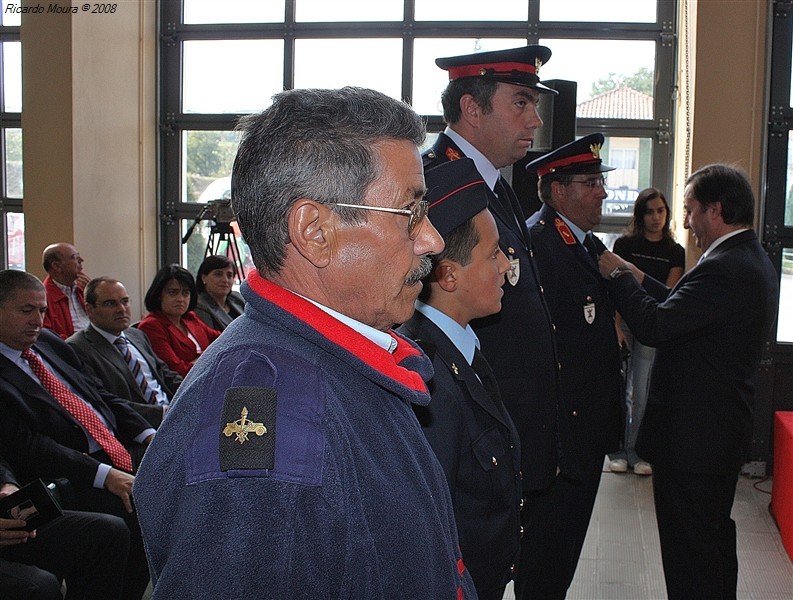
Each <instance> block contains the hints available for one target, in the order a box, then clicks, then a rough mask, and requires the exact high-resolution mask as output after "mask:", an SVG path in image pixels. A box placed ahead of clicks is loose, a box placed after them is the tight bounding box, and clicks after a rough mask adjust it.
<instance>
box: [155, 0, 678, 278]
mask: <svg viewBox="0 0 793 600" xmlns="http://www.w3.org/2000/svg"><path fill="white" fill-rule="evenodd" d="M677 4H678V3H676V2H668V1H662V0H601V1H599V2H593V1H592V0H498V1H496V2H489V3H486V9H484V8H483V6H485V5H483V4H482V2H481V1H480V0H376V1H375V0H370V1H364V0H334V1H333V2H329V1H327V0H268V1H267V2H251V1H248V0H225V1H224V2H223V3H222V9H221V4H218V3H217V2H215V1H214V0H181V1H180V0H173V1H163V2H161V3H160V6H161V15H160V18H161V28H160V30H161V33H162V35H161V40H162V41H161V52H160V56H161V61H162V62H161V70H160V72H161V79H160V92H161V93H160V98H161V105H160V121H161V123H160V131H161V136H160V156H161V161H162V162H161V173H162V177H161V182H162V183H161V189H160V193H161V206H162V210H161V212H162V214H163V222H162V223H163V224H162V240H163V247H162V260H163V262H181V263H182V264H184V265H185V266H187V267H188V268H189V269H191V270H195V269H196V268H197V266H198V263H197V261H200V260H201V258H203V254H204V253H205V252H206V251H207V250H210V251H214V250H215V249H216V248H217V247H220V248H221V251H222V250H223V248H224V245H225V244H226V243H228V242H230V241H233V239H234V237H236V236H231V235H230V234H226V235H225V236H224V235H223V234H220V233H218V231H217V226H213V221H211V220H209V219H206V218H203V217H205V216H212V215H213V214H214V213H216V212H217V210H218V209H222V200H223V198H224V197H227V194H228V190H229V175H230V172H231V163H232V159H233V156H234V150H235V148H236V144H237V138H236V137H235V135H234V134H233V129H234V126H235V123H236V121H237V119H238V117H239V116H240V115H242V114H246V113H250V112H253V111H258V110H262V109H264V108H266V107H267V106H268V105H269V103H270V98H271V96H272V95H273V94H274V93H276V92H278V91H280V90H282V89H291V88H295V87H311V86H313V87H341V86H344V85H361V86H366V87H371V88H375V89H378V90H380V91H382V92H384V93H386V94H389V95H391V96H393V97H395V98H404V99H406V100H407V101H409V102H411V104H412V105H413V107H414V108H415V109H416V111H417V112H418V113H419V114H421V115H424V116H425V117H426V119H427V123H428V128H429V130H430V132H432V133H437V132H439V131H442V130H443V127H444V123H443V120H442V117H441V108H440V93H441V91H442V90H443V88H444V87H445V86H446V83H447V81H448V80H447V74H446V73H445V72H444V71H442V70H440V69H438V68H437V67H436V66H435V63H434V60H435V58H437V57H440V56H455V55H459V54H467V53H470V52H475V51H486V50H497V49H503V48H511V47H516V46H520V45H522V44H526V43H541V44H546V45H548V46H549V47H550V48H551V49H552V51H553V57H552V59H551V60H550V61H549V63H548V64H547V65H545V66H543V70H542V74H541V75H542V77H543V79H560V80H567V81H575V82H576V83H577V86H576V105H577V110H576V116H577V128H576V133H577V135H584V134H587V133H592V132H595V131H600V132H603V134H604V135H605V136H606V137H607V142H606V145H605V147H604V149H603V157H604V160H606V161H607V162H609V163H610V164H613V165H614V166H617V167H618V170H617V171H615V172H614V174H613V175H612V176H610V177H609V187H610V198H609V201H608V202H607V203H606V210H605V213H606V214H605V218H604V230H609V229H611V230H612V231H617V230H618V229H619V228H620V227H622V226H623V224H624V222H625V220H626V218H627V216H628V215H629V214H630V213H631V211H632V205H633V200H634V199H635V197H636V195H637V194H638V192H639V190H640V189H642V188H643V187H646V186H649V185H654V186H656V187H659V188H661V189H669V183H670V157H671V155H672V146H673V141H674V140H673V139H672V132H673V127H672V104H671V103H672V98H673V95H674V94H673V90H674V81H673V75H674V73H675V68H674V67H675V65H674V56H675V39H676V36H675V33H676V32H675V23H676V13H675V11H676V10H677ZM207 202H209V203H210V204H209V207H210V208H209V209H208V210H206V211H205V210H204V207H205V206H206V203H207ZM199 217H202V218H199ZM215 223H216V222H215ZM194 225H195V226H194ZM232 225H233V224H232ZM232 231H233V232H236V230H235V229H233V227H232ZM188 234H190V235H189V236H188ZM183 242H185V243H183ZM240 245H241V252H242V254H243V256H245V255H246V252H247V250H246V248H245V246H244V244H240Z"/></svg>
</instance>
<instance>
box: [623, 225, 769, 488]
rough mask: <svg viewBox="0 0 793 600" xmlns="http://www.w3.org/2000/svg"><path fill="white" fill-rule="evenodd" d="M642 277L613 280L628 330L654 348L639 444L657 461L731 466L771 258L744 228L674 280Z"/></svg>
mask: <svg viewBox="0 0 793 600" xmlns="http://www.w3.org/2000/svg"><path fill="white" fill-rule="evenodd" d="M643 285H644V288H646V290H647V291H645V289H643V288H642V287H641V286H639V284H638V282H637V281H636V280H635V279H634V278H633V277H631V276H629V275H623V276H622V277H619V278H617V279H616V280H615V281H614V282H613V283H612V284H611V288H612V293H613V295H614V296H615V298H616V302H617V308H618V309H619V311H620V314H622V316H623V318H624V319H625V321H626V322H627V323H628V325H629V326H630V328H631V331H633V332H634V334H635V335H636V337H637V338H638V340H639V341H640V342H641V343H642V344H645V345H648V346H655V347H656V348H657V350H656V355H655V363H654V364H653V370H652V374H651V376H650V392H649V397H648V399H647V409H646V412H645V414H644V420H643V421H642V427H641V430H640V432H639V439H638V446H637V450H638V451H639V453H640V454H641V456H642V457H644V458H646V459H647V460H648V461H650V462H651V463H653V464H654V465H655V464H658V465H663V466H665V467H668V468H674V469H679V470H683V471H688V472H694V473H731V472H732V473H737V471H738V469H740V466H741V465H742V464H743V461H744V460H745V459H746V452H747V450H748V447H749V444H750V442H751V436H752V411H753V406H754V377H755V373H756V370H757V366H758V364H759V361H760V355H761V351H762V348H763V344H764V343H765V341H766V339H767V336H768V335H769V332H770V328H771V325H772V324H773V322H774V318H775V316H776V310H777V306H778V304H777V302H778V295H779V283H778V280H777V275H776V272H775V271H774V268H773V266H772V265H771V261H770V260H768V256H766V254H765V252H764V251H763V248H762V247H761V246H760V243H759V242H758V240H757V236H756V235H755V233H754V231H744V232H742V233H739V234H736V235H735V236H733V237H731V238H729V239H727V240H725V241H724V242H722V243H721V244H719V245H718V246H717V247H716V248H714V249H713V251H712V252H711V253H710V254H709V255H708V256H707V258H706V259H705V260H703V261H702V262H700V263H699V264H698V265H697V266H696V267H694V268H693V269H691V270H690V271H689V272H688V273H686V274H685V275H684V276H683V278H682V279H681V280H680V281H679V282H678V283H677V285H676V286H675V287H674V288H673V289H672V290H669V289H668V288H666V287H665V286H664V285H663V284H661V283H659V282H657V281H655V280H654V279H652V278H650V277H645V280H644V283H643ZM648 292H649V293H648ZM650 294H652V296H651V295H650ZM653 296H654V297H655V299H654V298H653Z"/></svg>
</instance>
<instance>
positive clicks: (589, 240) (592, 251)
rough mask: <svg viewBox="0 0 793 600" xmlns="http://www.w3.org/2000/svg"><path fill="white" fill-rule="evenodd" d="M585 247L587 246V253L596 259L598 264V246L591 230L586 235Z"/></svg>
mask: <svg viewBox="0 0 793 600" xmlns="http://www.w3.org/2000/svg"><path fill="white" fill-rule="evenodd" d="M584 248H586V251H587V253H588V254H589V256H590V257H591V258H592V260H594V261H595V264H598V259H599V258H600V256H599V255H598V250H597V246H596V245H595V239H594V236H593V235H592V232H591V231H590V232H589V233H587V234H586V235H585V236H584Z"/></svg>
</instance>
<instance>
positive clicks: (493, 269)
mask: <svg viewBox="0 0 793 600" xmlns="http://www.w3.org/2000/svg"><path fill="white" fill-rule="evenodd" d="M425 179H426V185H427V189H428V190H429V191H428V192H427V196H426V199H427V201H428V202H429V218H430V221H431V222H432V224H433V225H434V226H435V228H436V229H437V230H438V232H439V233H440V234H441V235H442V236H443V239H444V242H445V243H446V247H445V249H444V251H443V252H441V253H440V254H438V255H436V256H433V257H432V265H433V269H432V272H431V273H430V275H428V276H427V277H426V278H425V279H424V280H423V282H424V288H423V290H422V293H421V295H420V296H419V301H418V302H417V303H416V312H415V313H414V315H413V317H412V318H411V319H410V320H409V321H408V322H407V323H405V324H404V325H402V327H400V328H399V329H398V331H399V332H400V333H403V334H405V335H407V336H408V337H411V338H413V339H414V340H416V342H417V343H418V344H419V345H421V346H422V347H423V348H424V350H425V352H427V354H428V355H430V356H432V355H433V352H434V357H433V361H432V364H433V367H434V369H435V376H434V378H433V379H432V380H431V381H430V383H429V389H430V393H431V394H432V400H431V401H430V403H429V405H428V406H414V410H415V411H416V414H417V415H418V417H419V421H420V422H421V425H422V428H423V430H424V434H425V436H426V437H427V440H428V441H429V443H430V445H431V446H432V449H433V450H434V451H435V454H436V455H437V457H438V459H439V460H440V463H441V466H442V467H443V470H444V473H445V475H446V479H447V481H448V483H449V489H450V491H451V496H452V503H453V505H454V516H455V521H456V522H457V530H458V533H459V536H460V548H461V550H462V554H463V560H464V561H465V564H466V566H467V567H468V570H469V571H470V572H471V577H472V578H473V580H474V586H475V587H476V591H477V594H478V595H479V598H480V600H501V598H502V596H503V595H504V588H505V586H506V585H507V583H509V581H510V580H511V579H512V576H513V575H514V573H515V564H516V562H517V560H518V550H519V541H520V500H521V482H520V442H519V438H518V433H517V431H516V430H515V426H514V424H513V423H512V419H511V418H510V416H509V414H508V413H507V410H506V408H505V407H504V404H503V402H502V401H501V395H500V394H499V391H498V384H497V383H496V378H495V374H494V373H493V371H492V369H491V368H490V365H488V364H487V361H486V360H485V359H484V357H483V356H482V354H481V352H479V340H478V339H477V337H476V334H475V333H474V331H473V329H471V326H470V325H469V322H470V321H471V320H472V319H476V318H480V317H486V316H488V315H492V314H494V313H497V312H498V311H499V310H501V297H502V295H503V290H502V289H501V287H502V286H503V285H504V283H505V279H504V274H505V273H506V272H507V271H508V270H509V268H510V263H509V260H507V257H506V256H505V255H504V253H503V252H502V251H501V250H500V249H499V246H498V239H499V236H498V229H497V228H496V223H495V221H494V219H493V216H492V215H491V214H490V211H489V210H487V202H488V200H487V192H486V185H485V182H484V181H483V179H482V177H481V175H479V172H478V171H477V170H476V167H475V166H474V163H473V161H472V160H471V159H470V158H462V159H459V160H455V161H451V162H447V163H443V164H441V165H440V166H438V167H435V168H433V169H430V170H428V171H427V172H426V173H425Z"/></svg>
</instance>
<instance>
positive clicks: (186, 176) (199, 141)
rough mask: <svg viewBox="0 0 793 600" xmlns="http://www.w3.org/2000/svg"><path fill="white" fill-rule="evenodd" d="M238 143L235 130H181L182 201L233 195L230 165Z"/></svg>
mask: <svg viewBox="0 0 793 600" xmlns="http://www.w3.org/2000/svg"><path fill="white" fill-rule="evenodd" d="M238 145H239V135H238V134H237V133H236V132H234V131H185V132H182V152H183V157H182V202H209V201H210V200H219V199H228V198H231V167H232V165H233V163H234V155H235V154H236V153H237V146H238Z"/></svg>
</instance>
